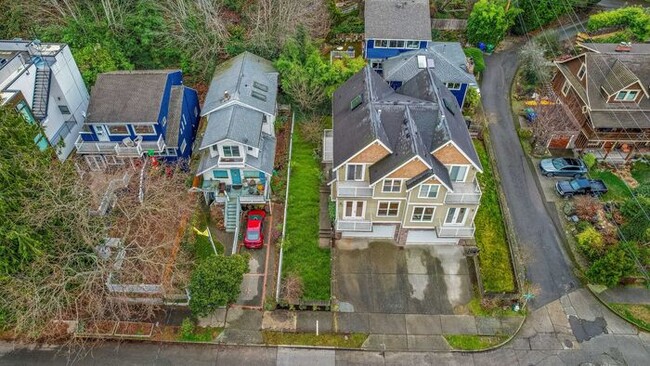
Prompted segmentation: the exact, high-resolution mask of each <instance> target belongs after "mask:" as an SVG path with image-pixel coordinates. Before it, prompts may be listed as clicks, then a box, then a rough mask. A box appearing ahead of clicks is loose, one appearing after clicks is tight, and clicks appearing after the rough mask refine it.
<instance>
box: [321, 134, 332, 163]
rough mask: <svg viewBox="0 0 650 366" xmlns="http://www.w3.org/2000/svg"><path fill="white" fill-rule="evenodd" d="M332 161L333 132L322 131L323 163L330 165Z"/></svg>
mask: <svg viewBox="0 0 650 366" xmlns="http://www.w3.org/2000/svg"><path fill="white" fill-rule="evenodd" d="M333 160H334V132H333V130H325V131H323V163H330V164H331V163H332V161H333Z"/></svg>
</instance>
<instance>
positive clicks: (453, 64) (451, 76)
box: [383, 42, 477, 85]
mask: <svg viewBox="0 0 650 366" xmlns="http://www.w3.org/2000/svg"><path fill="white" fill-rule="evenodd" d="M420 56H422V57H424V58H425V59H426V60H427V64H428V66H427V67H430V68H431V69H432V70H433V73H434V74H435V75H436V77H437V78H438V79H440V80H442V81H443V82H445V83H460V84H470V85H476V84H477V83H476V78H474V75H473V74H472V73H470V72H468V71H467V63H466V62H467V59H466V57H465V52H463V48H462V47H461V45H460V43H458V42H432V43H430V44H429V47H428V48H426V49H419V50H415V51H409V52H404V53H401V54H399V55H397V56H394V57H391V58H389V59H387V60H385V61H384V63H383V71H384V73H383V76H384V79H386V80H388V81H401V82H406V81H409V80H411V79H412V78H413V77H414V76H415V75H417V74H418V73H419V72H420V71H421V70H422V68H420V66H419V64H418V58H419V57H420ZM429 60H430V61H429Z"/></svg>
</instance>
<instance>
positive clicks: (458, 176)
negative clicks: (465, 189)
mask: <svg viewBox="0 0 650 366" xmlns="http://www.w3.org/2000/svg"><path fill="white" fill-rule="evenodd" d="M467 170H468V169H467V166H466V165H452V166H450V167H449V177H450V178H451V181H452V182H464V181H465V177H466V176H467Z"/></svg>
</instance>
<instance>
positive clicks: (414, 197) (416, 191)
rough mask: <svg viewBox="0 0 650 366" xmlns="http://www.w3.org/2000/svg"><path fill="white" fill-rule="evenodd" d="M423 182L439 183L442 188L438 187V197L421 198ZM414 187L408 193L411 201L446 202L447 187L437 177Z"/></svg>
mask: <svg viewBox="0 0 650 366" xmlns="http://www.w3.org/2000/svg"><path fill="white" fill-rule="evenodd" d="M422 184H438V185H439V186H440V188H439V189H438V197H436V198H420V197H419V195H420V187H422ZM422 184H420V185H418V186H416V187H415V188H413V189H412V190H411V191H410V192H409V195H408V201H409V203H422V204H434V203H444V202H445V195H446V194H447V188H445V186H444V185H442V184H441V183H440V182H439V181H438V180H437V179H429V180H428V181H426V182H423V183H422Z"/></svg>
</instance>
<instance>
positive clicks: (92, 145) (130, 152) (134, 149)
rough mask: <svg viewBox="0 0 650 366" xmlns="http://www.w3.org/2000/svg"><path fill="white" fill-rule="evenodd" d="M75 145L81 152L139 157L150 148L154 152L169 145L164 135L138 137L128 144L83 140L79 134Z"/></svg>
mask: <svg viewBox="0 0 650 366" xmlns="http://www.w3.org/2000/svg"><path fill="white" fill-rule="evenodd" d="M131 145H132V146H131ZM74 146H75V147H76V148H77V153H79V154H99V155H103V154H107V155H113V154H115V155H116V156H118V157H122V158H139V157H141V156H142V155H144V154H145V153H146V152H148V151H150V150H153V152H154V153H160V152H162V151H164V150H165V148H166V147H167V145H166V144H165V140H164V139H163V136H162V135H160V137H158V140H157V141H141V140H137V139H136V140H132V141H131V142H130V143H128V144H126V143H124V142H117V141H83V140H82V139H81V136H79V137H78V138H77V141H76V142H75V143H74Z"/></svg>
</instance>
